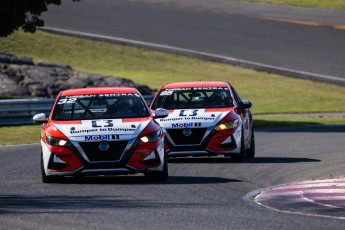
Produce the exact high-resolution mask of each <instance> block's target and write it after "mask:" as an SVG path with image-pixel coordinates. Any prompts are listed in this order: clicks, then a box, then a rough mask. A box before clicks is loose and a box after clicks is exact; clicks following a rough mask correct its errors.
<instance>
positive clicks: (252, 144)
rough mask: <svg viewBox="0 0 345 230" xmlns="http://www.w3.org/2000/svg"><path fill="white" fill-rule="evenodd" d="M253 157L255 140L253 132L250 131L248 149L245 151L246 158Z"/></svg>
mask: <svg viewBox="0 0 345 230" xmlns="http://www.w3.org/2000/svg"><path fill="white" fill-rule="evenodd" d="M254 157H255V138H254V130H252V136H251V141H250V148H249V149H248V150H247V158H254Z"/></svg>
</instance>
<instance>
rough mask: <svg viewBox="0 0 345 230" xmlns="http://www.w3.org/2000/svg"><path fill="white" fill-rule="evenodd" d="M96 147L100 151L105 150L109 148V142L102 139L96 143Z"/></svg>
mask: <svg viewBox="0 0 345 230" xmlns="http://www.w3.org/2000/svg"><path fill="white" fill-rule="evenodd" d="M98 148H99V149H100V150H102V151H107V150H108V149H109V144H108V143H107V142H104V141H103V142H101V143H100V144H99V145H98Z"/></svg>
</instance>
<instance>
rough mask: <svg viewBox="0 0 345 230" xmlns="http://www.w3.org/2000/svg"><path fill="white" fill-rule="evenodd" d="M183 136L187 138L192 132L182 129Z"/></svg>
mask: <svg viewBox="0 0 345 230" xmlns="http://www.w3.org/2000/svg"><path fill="white" fill-rule="evenodd" d="M182 133H183V135H185V136H186V137H189V136H190V135H191V134H192V130H190V129H184V130H183V132H182Z"/></svg>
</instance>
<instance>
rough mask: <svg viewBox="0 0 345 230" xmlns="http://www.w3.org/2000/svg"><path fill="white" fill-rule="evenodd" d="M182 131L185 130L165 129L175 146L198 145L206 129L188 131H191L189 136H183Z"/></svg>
mask: <svg viewBox="0 0 345 230" xmlns="http://www.w3.org/2000/svg"><path fill="white" fill-rule="evenodd" d="M184 130H185V129H167V132H168V134H169V135H170V137H171V139H172V140H173V141H174V143H175V144H176V145H199V144H200V143H201V140H202V138H203V137H204V135H205V132H206V130H207V129H206V128H199V129H190V130H191V131H192V133H191V135H190V136H185V135H184V134H183V131H184Z"/></svg>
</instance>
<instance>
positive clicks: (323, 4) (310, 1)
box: [241, 0, 345, 10]
mask: <svg viewBox="0 0 345 230" xmlns="http://www.w3.org/2000/svg"><path fill="white" fill-rule="evenodd" d="M241 1H242V2H265V3H274V4H284V5H292V6H303V7H314V8H325V9H337V10H345V1H344V0H241Z"/></svg>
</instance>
